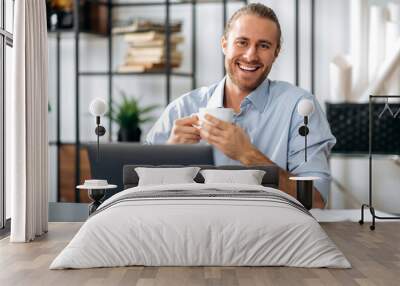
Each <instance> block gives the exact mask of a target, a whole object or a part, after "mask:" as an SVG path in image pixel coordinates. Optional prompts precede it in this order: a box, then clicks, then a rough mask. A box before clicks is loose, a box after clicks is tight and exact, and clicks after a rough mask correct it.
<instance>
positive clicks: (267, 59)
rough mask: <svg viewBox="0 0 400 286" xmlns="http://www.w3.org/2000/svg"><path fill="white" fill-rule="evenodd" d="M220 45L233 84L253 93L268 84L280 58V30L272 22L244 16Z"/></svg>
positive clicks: (234, 24)
mask: <svg viewBox="0 0 400 286" xmlns="http://www.w3.org/2000/svg"><path fill="white" fill-rule="evenodd" d="M221 45H222V50H223V52H224V55H225V69H226V71H227V73H228V76H229V78H230V80H231V81H232V82H233V84H235V85H236V86H237V87H238V88H240V90H242V91H246V92H250V91H252V90H254V89H256V88H257V87H258V86H259V85H260V84H261V83H262V82H263V81H264V80H265V78H266V77H267V76H268V74H269V72H270V70H271V67H272V64H273V63H274V61H275V59H276V57H277V56H278V54H279V50H278V27H277V26H276V24H275V23H274V22H272V21H271V20H269V19H264V18H261V17H258V16H255V15H242V16H240V17H239V18H238V19H236V21H235V22H234V23H233V25H232V27H231V30H230V32H229V33H228V35H227V38H224V37H223V38H222V41H221Z"/></svg>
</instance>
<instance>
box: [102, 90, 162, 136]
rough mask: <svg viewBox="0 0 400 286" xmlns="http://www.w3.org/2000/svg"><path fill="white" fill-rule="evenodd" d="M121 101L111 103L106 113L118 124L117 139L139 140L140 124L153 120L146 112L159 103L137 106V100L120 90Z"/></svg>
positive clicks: (153, 108)
mask: <svg viewBox="0 0 400 286" xmlns="http://www.w3.org/2000/svg"><path fill="white" fill-rule="evenodd" d="M119 92H120V94H121V96H122V102H121V103H119V104H118V103H113V105H112V106H111V108H110V111H109V113H108V117H109V118H110V119H111V120H112V121H114V122H116V123H117V124H118V125H119V130H118V141H128V142H140V136H141V134H142V130H141V129H140V124H142V123H145V122H149V121H153V120H154V119H155V118H154V117H153V116H148V114H149V113H150V112H151V111H153V110H155V109H156V108H158V107H159V105H156V104H154V105H148V106H146V107H140V106H139V100H138V99H136V98H134V97H128V96H127V95H126V93H125V92H124V91H122V90H120V91H119Z"/></svg>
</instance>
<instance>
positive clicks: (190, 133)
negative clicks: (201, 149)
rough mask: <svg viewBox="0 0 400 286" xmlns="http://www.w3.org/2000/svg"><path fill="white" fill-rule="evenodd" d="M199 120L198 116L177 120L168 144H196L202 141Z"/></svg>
mask: <svg viewBox="0 0 400 286" xmlns="http://www.w3.org/2000/svg"><path fill="white" fill-rule="evenodd" d="M198 125H199V118H198V117H197V115H192V116H189V117H183V118H180V119H177V120H175V122H174V126H173V127H172V131H171V135H170V136H169V138H168V141H167V144H196V143H198V142H199V141H200V139H201V137H200V131H199V128H196V127H195V126H198Z"/></svg>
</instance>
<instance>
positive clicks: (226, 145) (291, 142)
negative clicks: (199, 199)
mask: <svg viewBox="0 0 400 286" xmlns="http://www.w3.org/2000/svg"><path fill="white" fill-rule="evenodd" d="M221 46H222V50H223V53H224V55H225V69H226V71H227V75H226V76H225V78H224V79H223V80H222V81H220V82H219V83H216V84H214V85H211V86H209V87H203V88H200V89H197V90H194V91H191V92H189V93H187V94H185V95H183V96H181V97H179V98H178V99H176V100H175V101H173V102H172V103H171V104H169V105H168V106H167V108H166V110H165V111H164V113H163V114H162V116H161V117H160V119H159V120H158V121H157V122H156V124H155V125H154V126H153V128H152V129H151V130H150V132H149V134H148V136H147V140H146V142H147V143H148V144H160V143H168V144H195V143H198V142H199V141H200V140H201V139H203V140H205V141H207V142H208V143H209V144H211V145H213V147H214V159H215V163H216V164H217V165H226V164H243V165H269V164H275V165H278V166H279V167H280V168H281V172H280V189H282V190H284V191H286V192H288V193H290V194H292V195H294V194H295V186H294V183H289V182H288V177H289V175H291V174H296V175H301V176H318V177H320V178H321V179H320V180H317V181H315V187H316V192H315V194H316V195H315V196H314V197H315V200H314V207H323V206H324V201H325V202H326V200H327V197H328V193H329V184H330V171H329V166H328V162H327V156H328V154H329V152H330V149H331V148H332V147H333V145H334V144H335V138H334V137H333V135H332V134H331V132H330V128H329V124H328V122H327V120H326V118H325V116H324V114H323V112H322V110H321V107H320V106H319V104H318V102H317V101H316V99H315V97H314V96H313V95H311V94H310V93H309V92H307V91H305V90H303V89H300V88H298V87H295V86H293V85H291V84H289V83H286V82H280V81H272V80H269V79H268V78H267V76H268V74H269V72H270V70H271V68H272V65H273V63H274V61H275V60H276V58H277V57H278V55H279V52H280V49H281V28H280V24H279V21H278V18H277V17H276V15H275V13H274V11H273V10H272V9H270V8H268V7H266V6H264V5H262V4H249V5H247V6H245V7H243V8H241V9H239V10H238V11H236V12H235V14H234V15H233V16H232V17H231V19H230V20H229V21H228V23H227V25H226V28H225V32H224V35H223V37H222V39H221ZM303 98H306V99H311V100H313V102H314V105H315V111H314V113H313V114H312V115H311V117H310V118H309V127H310V130H311V131H310V134H309V136H308V143H309V144H308V146H309V148H308V162H307V163H305V162H304V137H301V136H300V135H299V133H298V128H299V126H301V125H302V123H303V117H301V116H300V115H299V114H298V113H297V104H298V103H299V101H300V100H301V99H303ZM200 107H227V108H233V110H234V111H235V115H234V123H233V124H232V123H227V122H223V121H221V120H218V119H217V118H215V117H213V116H211V115H206V117H205V119H206V122H205V123H203V124H202V127H201V128H198V127H196V126H197V125H199V122H198V117H197V116H196V115H193V114H195V113H197V112H198V110H199V108H200ZM321 195H322V197H323V200H324V201H323V200H322V198H321Z"/></svg>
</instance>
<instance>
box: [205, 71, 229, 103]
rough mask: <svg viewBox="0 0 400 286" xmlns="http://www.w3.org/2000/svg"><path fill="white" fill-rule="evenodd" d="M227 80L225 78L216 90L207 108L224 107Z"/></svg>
mask: <svg viewBox="0 0 400 286" xmlns="http://www.w3.org/2000/svg"><path fill="white" fill-rule="evenodd" d="M225 79H226V77H224V78H223V79H222V80H221V81H220V82H219V83H218V85H217V87H216V88H215V89H214V92H213V93H212V94H211V97H210V100H209V101H208V103H207V108H217V107H224V94H225V92H224V91H225Z"/></svg>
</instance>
